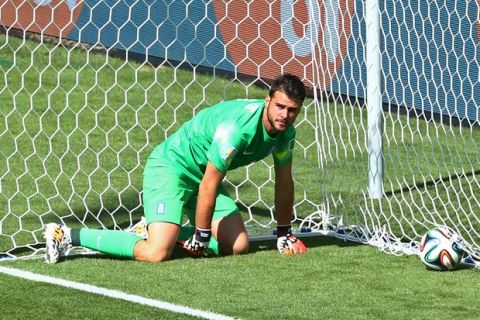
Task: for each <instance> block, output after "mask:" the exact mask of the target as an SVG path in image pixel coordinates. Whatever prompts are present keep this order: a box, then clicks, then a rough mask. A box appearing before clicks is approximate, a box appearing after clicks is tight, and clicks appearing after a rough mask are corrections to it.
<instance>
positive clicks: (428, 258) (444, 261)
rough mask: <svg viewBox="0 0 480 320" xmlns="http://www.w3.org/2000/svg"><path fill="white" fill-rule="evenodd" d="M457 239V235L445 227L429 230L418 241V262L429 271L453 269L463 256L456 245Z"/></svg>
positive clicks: (462, 252)
mask: <svg viewBox="0 0 480 320" xmlns="http://www.w3.org/2000/svg"><path fill="white" fill-rule="evenodd" d="M459 239H460V238H459V236H458V234H456V233H455V232H454V231H453V230H450V229H448V228H446V227H437V228H434V229H431V230H429V231H428V232H427V233H426V234H425V235H424V236H423V237H422V240H421V241H420V248H419V249H420V260H421V261H422V262H423V264H424V265H425V266H426V267H427V268H429V269H433V270H439V271H446V270H453V269H455V268H456V267H458V265H459V264H460V262H461V261H462V257H463V255H464V251H463V250H462V248H460V247H459V245H458V241H459Z"/></svg>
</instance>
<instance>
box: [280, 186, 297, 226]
mask: <svg viewBox="0 0 480 320" xmlns="http://www.w3.org/2000/svg"><path fill="white" fill-rule="evenodd" d="M275 189H276V190H275V211H276V212H277V222H278V224H279V225H287V224H290V223H291V220H292V214H293V199H294V188H293V182H291V183H287V184H284V185H279V184H276V186H275Z"/></svg>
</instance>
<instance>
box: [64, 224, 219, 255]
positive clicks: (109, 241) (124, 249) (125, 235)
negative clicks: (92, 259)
mask: <svg viewBox="0 0 480 320" xmlns="http://www.w3.org/2000/svg"><path fill="white" fill-rule="evenodd" d="M194 231H195V228H194V227H182V229H181V230H180V235H179V237H178V239H179V240H187V239H188V238H190V237H191V236H192V235H193V232H194ZM71 237H72V244H73V245H74V246H82V247H85V248H89V249H92V250H95V251H99V252H102V253H106V254H109V255H113V256H116V257H121V258H129V259H133V249H134V248H135V244H136V243H137V241H138V240H142V239H143V238H141V237H139V236H137V235H136V234H134V233H131V232H127V231H119V230H100V229H88V228H81V229H72V231H71ZM208 249H210V250H211V251H212V252H213V253H214V254H215V255H219V254H220V249H219V247H218V242H217V240H216V239H215V238H214V237H212V238H211V239H210V243H209V244H208Z"/></svg>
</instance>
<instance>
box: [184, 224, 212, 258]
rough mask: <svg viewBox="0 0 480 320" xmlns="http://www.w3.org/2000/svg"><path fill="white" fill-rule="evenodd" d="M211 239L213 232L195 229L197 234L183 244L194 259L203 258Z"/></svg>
mask: <svg viewBox="0 0 480 320" xmlns="http://www.w3.org/2000/svg"><path fill="white" fill-rule="evenodd" d="M211 237H212V231H211V230H210V229H202V228H198V227H195V233H194V234H193V236H192V237H191V238H190V239H188V240H187V241H185V242H184V243H183V249H184V250H185V251H186V252H187V253H189V254H190V255H192V256H193V257H196V258H198V257H201V256H202V255H203V252H204V251H205V250H206V249H207V247H208V243H209V242H210V238H211Z"/></svg>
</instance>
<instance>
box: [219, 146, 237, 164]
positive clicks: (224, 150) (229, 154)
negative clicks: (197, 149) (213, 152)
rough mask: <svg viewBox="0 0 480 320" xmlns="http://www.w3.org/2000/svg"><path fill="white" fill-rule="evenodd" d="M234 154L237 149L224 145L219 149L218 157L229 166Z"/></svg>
mask: <svg viewBox="0 0 480 320" xmlns="http://www.w3.org/2000/svg"><path fill="white" fill-rule="evenodd" d="M235 153H237V149H235V148H234V147H233V146H232V145H230V144H225V145H223V146H222V147H221V148H220V157H221V158H222V159H223V160H225V161H227V163H228V164H230V161H232V159H233V156H234V155H235Z"/></svg>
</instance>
